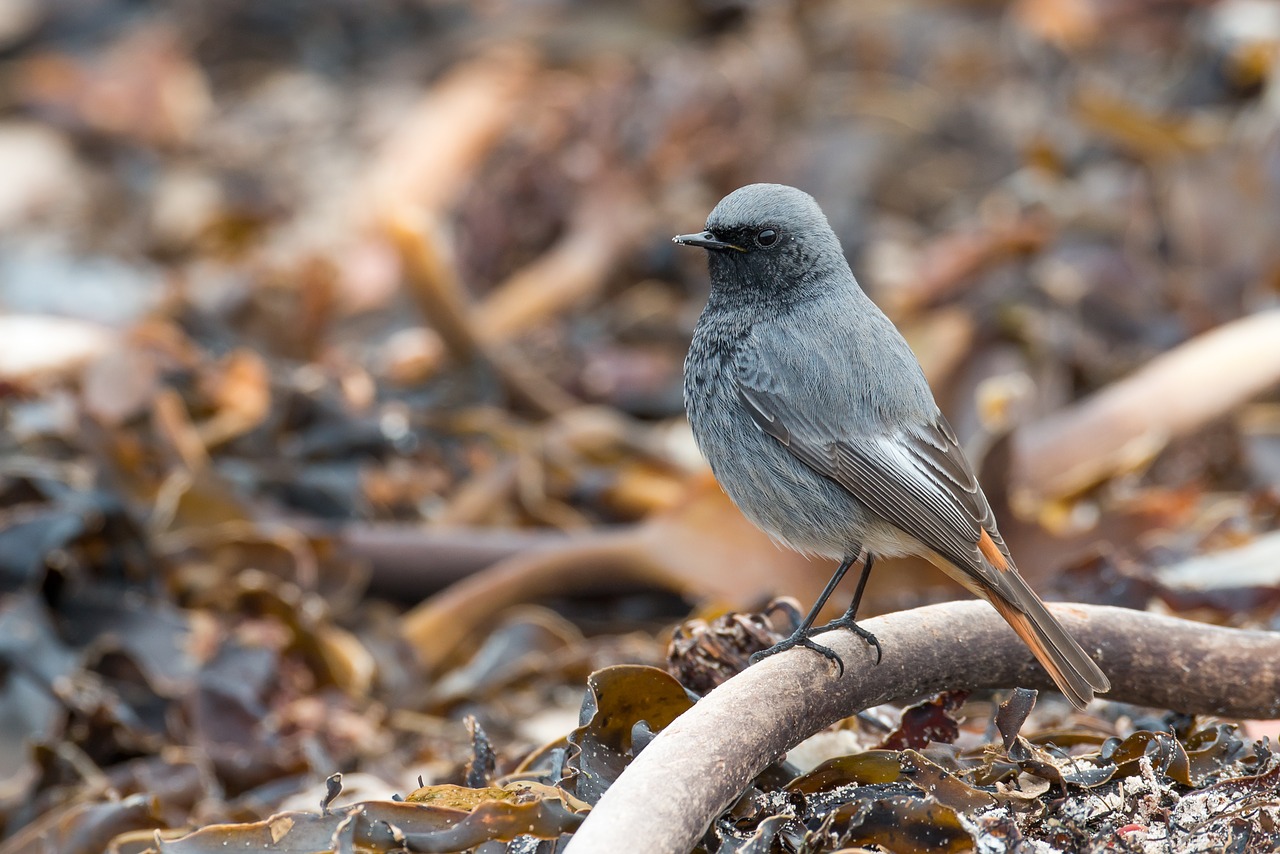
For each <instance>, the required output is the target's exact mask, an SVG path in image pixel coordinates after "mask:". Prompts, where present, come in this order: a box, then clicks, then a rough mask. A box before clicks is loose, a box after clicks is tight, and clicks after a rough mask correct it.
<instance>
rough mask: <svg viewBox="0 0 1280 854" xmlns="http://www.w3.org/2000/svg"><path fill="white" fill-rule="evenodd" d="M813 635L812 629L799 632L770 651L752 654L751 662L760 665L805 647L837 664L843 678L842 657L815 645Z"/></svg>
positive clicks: (828, 648) (828, 649) (775, 645)
mask: <svg viewBox="0 0 1280 854" xmlns="http://www.w3.org/2000/svg"><path fill="white" fill-rule="evenodd" d="M813 634H815V632H814V630H812V629H809V630H807V631H804V630H801V631H797V632H796V633H795V634H793V635H792V636H791V637H789V638H787V639H786V640H784V641H780V642H779V643H775V644H774V645H773V646H771V647H769V648H768V649H762V650H760V651H759V652H757V653H754V654H752V656H751V658H750V659H749V660H750V662H751V663H752V664H758V663H759V662H760V661H761V660H762V659H765V658H768V657H769V656H771V655H777V654H778V653H780V652H786V651H787V650H789V649H794V648H795V647H803V648H804V649H811V650H813V651H814V652H816V653H818V655H821V656H822V657H823V658H825V659H827V660H828V661H833V662H835V665H836V667H838V668H839V669H840V675H841V676H843V675H844V661H842V660H841V658H840V656H839V655H837V654H836V651H835V650H834V649H831V648H830V647H825V646H823V645H822V644H820V643H814V642H813V640H812V639H811V638H810V635H813Z"/></svg>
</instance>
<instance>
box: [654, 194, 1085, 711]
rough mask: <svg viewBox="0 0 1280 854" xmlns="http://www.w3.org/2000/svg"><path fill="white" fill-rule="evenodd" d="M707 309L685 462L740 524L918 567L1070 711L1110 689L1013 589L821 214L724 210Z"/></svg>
mask: <svg viewBox="0 0 1280 854" xmlns="http://www.w3.org/2000/svg"><path fill="white" fill-rule="evenodd" d="M676 240H677V242H681V243H686V244H691V245H695V246H702V247H704V248H706V249H707V250H708V252H707V255H708V258H709V266H710V274H711V294H710V297H709V299H708V302H707V306H706V309H705V310H704V311H703V313H702V316H701V318H700V320H699V321H698V325H697V328H696V330H695V332H694V337H693V343H692V345H691V347H690V350H689V356H688V358H687V359H686V361H685V375H684V380H685V404H686V407H687V408H688V413H689V421H690V424H691V425H692V427H693V433H694V437H695V438H696V439H697V442H698V446H699V447H700V448H701V450H702V452H703V454H704V455H705V456H706V458H707V460H708V462H710V464H711V468H712V471H713V472H714V473H715V476H716V479H717V480H718V481H719V482H720V484H721V485H722V486H723V488H724V489H725V491H726V492H727V493H728V494H729V496H730V498H732V499H733V501H734V502H735V503H736V504H737V505H738V507H739V508H740V509H741V510H742V512H743V513H744V514H745V515H746V516H747V517H748V518H749V519H750V520H751V521H752V522H754V523H755V524H756V525H757V526H758V527H760V528H761V529H763V530H764V531H766V532H767V533H768V534H769V535H770V536H771V537H773V538H774V539H776V540H778V541H780V542H782V543H784V544H786V545H788V546H791V547H792V548H795V549H798V550H800V551H803V552H808V553H812V554H817V555H823V556H826V557H829V558H833V559H837V560H844V559H850V560H851V559H853V558H855V557H856V556H857V555H858V553H859V551H861V550H865V551H866V552H869V553H872V554H876V555H901V554H922V555H924V556H926V557H929V558H930V559H932V560H934V562H935V563H937V564H938V566H939V567H941V568H942V569H944V570H945V571H947V572H948V574H949V575H951V576H952V577H953V578H955V579H956V580H957V581H959V582H960V583H961V584H963V585H964V586H965V587H966V588H968V589H969V590H971V591H972V592H974V593H976V594H977V595H979V596H982V597H983V598H985V599H987V600H988V601H990V602H992V604H993V605H995V606H996V607H997V609H998V610H999V611H1000V612H1001V614H1002V615H1004V616H1005V618H1006V619H1007V620H1008V621H1009V622H1010V624H1011V625H1012V626H1013V628H1014V629H1015V630H1016V631H1018V634H1019V635H1020V636H1023V639H1024V640H1025V641H1027V643H1028V645H1029V646H1030V647H1031V648H1032V650H1033V652H1035V653H1036V655H1037V658H1039V659H1040V660H1041V662H1042V663H1043V664H1044V665H1045V667H1046V669H1047V670H1048V671H1049V672H1050V674H1051V675H1052V676H1053V677H1054V679H1055V681H1056V682H1057V683H1058V685H1059V687H1060V688H1062V690H1063V692H1064V693H1065V694H1067V696H1068V697H1069V698H1071V699H1072V701H1073V702H1075V703H1076V704H1077V705H1082V704H1083V703H1085V702H1087V701H1088V700H1089V699H1090V698H1092V696H1093V692H1094V691H1106V690H1108V688H1109V684H1108V682H1107V680H1106V677H1105V676H1104V675H1103V674H1102V672H1101V671H1100V670H1099V669H1098V668H1097V666H1096V665H1095V664H1094V663H1093V661H1092V660H1091V659H1090V658H1089V657H1088V655H1086V654H1085V653H1084V651H1083V650H1082V649H1081V648H1080V647H1079V645H1078V644H1076V642H1075V641H1074V640H1073V639H1072V638H1071V637H1070V636H1069V635H1068V634H1067V633H1066V631H1065V630H1064V629H1063V628H1062V627H1061V625H1059V624H1058V622H1057V621H1056V620H1055V619H1054V618H1053V617H1052V615H1050V614H1049V613H1048V611H1046V610H1045V608H1044V606H1043V604H1042V603H1041V602H1040V600H1039V599H1038V598H1037V597H1036V596H1035V594H1034V593H1033V592H1032V591H1031V589H1030V588H1029V587H1028V586H1027V585H1026V583H1025V582H1024V581H1023V579H1022V578H1021V576H1020V575H1019V574H1018V572H1017V569H1016V568H1015V567H1014V564H1013V562H1012V559H1011V558H1010V557H1009V552H1008V548H1007V547H1006V546H1005V543H1004V541H1003V540H1002V539H1001V537H1000V534H999V531H998V530H997V528H996V522H995V518H994V516H993V514H992V512H991V508H990V505H989V504H988V503H987V499H986V497H985V496H984V495H983V494H982V490H981V488H980V487H979V485H978V482H977V478H976V477H975V476H974V473H973V470H972V468H971V467H970V465H969V463H968V461H967V460H966V458H965V456H964V453H963V452H962V451H961V449H960V447H959V444H958V443H957V441H956V437H955V435H954V433H953V432H952V430H951V428H950V426H949V425H948V424H947V422H946V420H945V419H944V418H943V416H942V413H941V412H940V411H939V410H938V407H937V404H936V403H935V402H934V399H933V395H932V393H931V391H930V389H929V385H928V383H927V382H926V380H925V377H924V374H923V372H922V371H921V369H920V365H919V362H917V361H916V358H915V356H914V354H912V352H911V349H910V348H909V347H908V345H907V343H906V341H904V340H903V338H902V336H901V334H899V332H898V330H897V329H896V327H894V325H893V323H892V322H891V321H890V320H889V319H888V318H887V317H885V315H884V314H883V312H881V311H880V309H879V308H878V307H877V306H876V305H875V304H874V303H873V302H872V301H871V299H870V298H869V297H867V295H866V294H865V293H864V292H863V291H862V289H861V288H860V287H859V286H858V283H857V281H856V280H855V279H854V276H853V273H852V272H851V271H850V269H849V265H848V263H847V262H846V261H845V258H844V254H843V251H842V250H841V247H840V243H839V241H838V239H837V238H836V236H835V234H834V233H833V232H832V230H831V228H830V226H829V225H828V223H827V220H826V217H825V216H824V215H823V213H822V211H821V209H820V208H819V207H818V205H817V203H816V202H814V200H813V199H812V198H811V197H810V196H808V195H807V194H805V193H803V192H801V191H799V190H796V189H794V188H792V187H786V186H782V185H778V184H753V185H751V186H748V187H743V188H741V189H739V190H737V191H735V192H733V193H731V194H730V195H728V196H726V197H725V198H724V199H723V200H722V201H721V202H720V204H718V205H717V206H716V208H715V210H713V211H712V212H711V215H710V216H709V217H708V219H707V224H706V231H704V232H703V233H702V234H700V235H683V236H681V237H678V238H676Z"/></svg>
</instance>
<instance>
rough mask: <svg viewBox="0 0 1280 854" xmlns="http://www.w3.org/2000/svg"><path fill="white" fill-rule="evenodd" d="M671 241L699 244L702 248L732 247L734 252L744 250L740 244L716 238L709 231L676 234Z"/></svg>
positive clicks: (683, 243) (690, 244)
mask: <svg viewBox="0 0 1280 854" xmlns="http://www.w3.org/2000/svg"><path fill="white" fill-rule="evenodd" d="M671 242H672V243H679V244H680V245H681V246H701V247H702V248H703V249H717V250H719V249H732V250H734V251H735V252H746V251H747V250H745V249H743V248H742V247H741V246H735V245H734V244H732V243H725V242H724V241H723V240H719V239H717V238H716V236H715V235H714V234H712V233H711V232H709V231H703V232H699V233H698V234H677V235H676V236H675V237H673V238H671Z"/></svg>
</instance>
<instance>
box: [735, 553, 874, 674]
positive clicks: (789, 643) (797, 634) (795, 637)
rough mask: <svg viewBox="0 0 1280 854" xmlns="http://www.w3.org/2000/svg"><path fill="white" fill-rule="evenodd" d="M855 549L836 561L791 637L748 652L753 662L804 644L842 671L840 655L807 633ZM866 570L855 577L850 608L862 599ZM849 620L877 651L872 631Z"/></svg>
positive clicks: (825, 628)
mask: <svg viewBox="0 0 1280 854" xmlns="http://www.w3.org/2000/svg"><path fill="white" fill-rule="evenodd" d="M859 552H861V549H857V550H855V551H854V552H853V553H852V554H851V555H850V556H849V557H846V558H845V559H844V560H843V561H841V562H840V566H839V567H837V569H836V571H835V574H834V575H832V576H831V580H830V581H828V582H827V586H826V587H825V588H823V590H822V594H821V595H820V596H819V597H818V601H817V602H815V603H814V605H813V607H812V608H810V609H809V613H808V614H807V615H806V616H805V618H804V620H803V621H802V622H801V623H800V626H799V627H798V628H797V629H796V630H795V631H794V632H792V633H791V637H789V638H787V639H786V640H784V641H782V642H781V643H777V644H774V645H773V646H771V647H769V648H768V649H765V650H761V651H760V652H757V653H756V654H755V655H753V656H751V663H752V664H755V663H756V662H757V661H759V660H760V659H762V658H768V657H769V656H771V655H776V654H777V653H779V652H783V651H785V650H788V649H791V648H793V647H797V646H800V647H804V648H805V649H811V650H813V651H814V652H816V653H818V654H819V655H821V656H823V657H824V658H827V659H829V660H831V661H834V662H835V663H836V666H837V667H839V668H840V674H841V675H844V662H843V661H841V659H840V656H839V655H837V654H836V653H835V651H834V650H832V649H830V648H829V647H825V646H822V645H821V644H817V643H814V642H813V640H812V639H811V636H812V635H813V634H814V633H815V630H814V628H813V624H814V622H816V621H817V619H818V614H819V613H821V611H822V607H823V606H824V605H826V604H827V600H828V599H830V598H831V594H832V593H834V592H835V589H836V585H838V584H839V583H840V581H841V579H843V578H844V576H845V573H847V572H848V571H849V567H851V566H853V564H854V562H855V561H857V559H858V554H859ZM867 573H868V570H867V569H866V568H865V567H864V569H863V571H862V578H861V579H859V581H858V589H857V592H856V593H854V604H853V606H852V609H853V610H854V611H856V610H857V603H858V601H859V600H860V599H862V591H863V589H864V588H865V587H866V585H867ZM846 616H847V614H846ZM841 619H843V618H841ZM836 622H839V621H836ZM849 623H850V627H851V628H853V630H854V631H855V632H857V633H858V635H859V636H860V637H862V638H863V639H865V640H866V641H867V643H870V644H871V645H872V646H874V647H875V648H876V652H877V653H879V651H880V644H879V642H877V641H876V639H875V636H874V635H872V634H871V633H870V632H867V631H865V630H863V629H861V628H860V627H858V626H857V625H856V624H854V623H853V621H852V620H849ZM831 628H839V626H834V625H833V624H831V623H828V624H827V626H824V627H823V628H821V629H818V630H817V631H830V629H831ZM879 660H880V659H879V656H878V655H877V657H876V661H877V662H879Z"/></svg>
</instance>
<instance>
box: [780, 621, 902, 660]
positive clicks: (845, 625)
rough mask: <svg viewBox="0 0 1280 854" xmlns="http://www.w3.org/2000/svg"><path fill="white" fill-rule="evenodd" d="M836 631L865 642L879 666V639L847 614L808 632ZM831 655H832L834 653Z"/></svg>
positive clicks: (880, 656) (881, 655)
mask: <svg viewBox="0 0 1280 854" xmlns="http://www.w3.org/2000/svg"><path fill="white" fill-rule="evenodd" d="M836 629H848V630H849V631H851V632H853V633H854V634H855V635H857V636H858V637H860V638H862V639H863V640H864V641H866V642H867V645H868V646H871V647H874V648H875V651H876V664H879V663H880V659H882V658H884V650H883V649H881V648H880V641H879V639H878V638H877V637H876V636H875V635H873V634H872V633H871V632H869V631H867V630H866V629H864V628H863V627H862V626H860V625H858V624H857V623H856V622H855V621H854V619H853V617H850V616H849V615H848V614H845V615H844V616H843V617H840V618H838V619H835V620H832V621H831V622H829V623H827V624H826V625H825V626H818V627H817V628H816V629H812V630H811V631H810V632H809V634H810V635H820V634H822V633H823V632H833V631H835V630H836ZM784 643H785V641H784ZM824 649H825V647H824ZM832 654H833V655H834V653H832Z"/></svg>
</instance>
